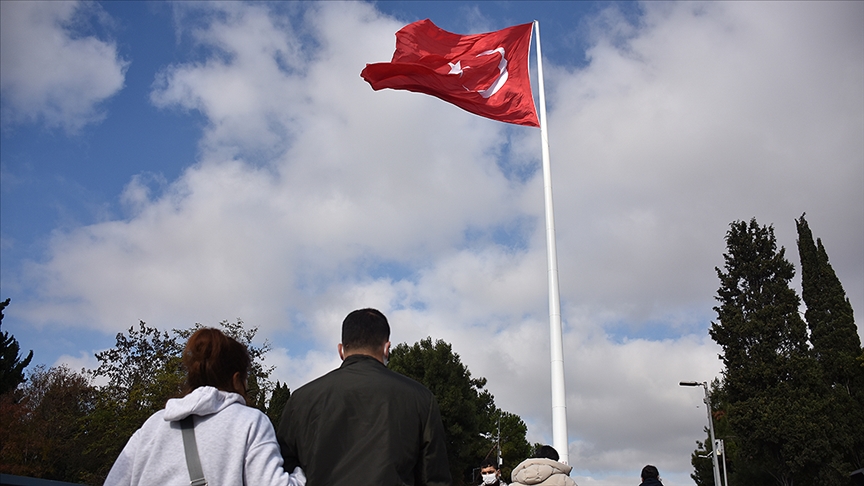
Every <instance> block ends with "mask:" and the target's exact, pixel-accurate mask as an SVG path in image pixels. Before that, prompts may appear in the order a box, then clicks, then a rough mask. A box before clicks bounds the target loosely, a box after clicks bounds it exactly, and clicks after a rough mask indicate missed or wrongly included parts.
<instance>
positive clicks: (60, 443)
mask: <svg viewBox="0 0 864 486" xmlns="http://www.w3.org/2000/svg"><path fill="white" fill-rule="evenodd" d="M13 394H14V395H16V396H15V398H14V399H12V395H13ZM95 404H96V390H95V388H94V387H93V386H92V385H91V384H90V379H89V378H88V376H87V375H86V374H84V373H76V372H74V371H72V370H70V369H69V368H67V367H65V366H59V367H54V368H50V369H47V370H46V369H45V367H44V366H37V367H36V368H35V370H34V371H33V372H32V373H31V374H30V376H29V379H28V380H27V381H26V383H25V384H24V385H23V386H22V387H21V388H19V389H18V390H15V391H14V392H12V393H9V394H7V395H6V396H4V398H3V402H2V404H0V412H2V413H0V417H2V418H0V424H2V429H3V433H2V434H0V436H2V437H0V472H4V473H8V474H17V475H22V476H31V477H38V478H43V479H55V480H63V481H71V482H76V483H84V482H89V481H90V480H91V479H92V478H91V476H90V470H91V469H92V468H93V467H94V466H96V465H97V463H98V462H99V461H100V458H99V457H95V456H94V455H93V454H88V453H87V452H86V451H87V450H88V444H89V442H90V440H91V434H89V433H88V428H87V424H88V420H89V414H90V413H91V412H92V411H93V409H94V407H95ZM112 460H113V458H112ZM91 484H96V482H92V483H91ZM99 484H101V483H99Z"/></svg>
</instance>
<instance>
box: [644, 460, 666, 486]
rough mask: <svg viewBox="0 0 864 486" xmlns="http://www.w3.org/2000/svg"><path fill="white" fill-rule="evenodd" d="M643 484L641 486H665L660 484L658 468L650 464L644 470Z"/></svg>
mask: <svg viewBox="0 0 864 486" xmlns="http://www.w3.org/2000/svg"><path fill="white" fill-rule="evenodd" d="M641 476H642V484H640V485H639V486H663V483H661V482H660V471H658V470H657V468H656V467H654V466H652V465H651V464H648V465H647V466H645V467H643V468H642V474H641Z"/></svg>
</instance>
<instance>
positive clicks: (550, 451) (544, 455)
mask: <svg viewBox="0 0 864 486" xmlns="http://www.w3.org/2000/svg"><path fill="white" fill-rule="evenodd" d="M534 458H535V459H552V460H553V461H557V460H558V458H559V456H558V451H556V450H555V448H554V447H552V446H550V445H543V446H540V447H538V448H537V450H536V451H534Z"/></svg>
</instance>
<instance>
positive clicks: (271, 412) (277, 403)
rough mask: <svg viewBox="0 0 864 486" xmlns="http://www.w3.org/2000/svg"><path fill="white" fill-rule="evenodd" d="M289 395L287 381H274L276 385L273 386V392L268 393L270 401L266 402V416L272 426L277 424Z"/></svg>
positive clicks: (289, 390) (274, 426)
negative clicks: (281, 382)
mask: <svg viewBox="0 0 864 486" xmlns="http://www.w3.org/2000/svg"><path fill="white" fill-rule="evenodd" d="M290 397H291V389H290V388H288V384H287V383H283V384H281V385H280V384H279V382H278V381H277V382H276V386H275V387H274V388H273V394H271V395H270V401H269V402H268V403H267V411H266V414H267V417H268V418H270V422H271V423H272V424H273V428H274V429H275V428H276V427H278V426H279V420H280V419H281V418H282V410H283V409H285V404H286V403H287V402H288V398H290Z"/></svg>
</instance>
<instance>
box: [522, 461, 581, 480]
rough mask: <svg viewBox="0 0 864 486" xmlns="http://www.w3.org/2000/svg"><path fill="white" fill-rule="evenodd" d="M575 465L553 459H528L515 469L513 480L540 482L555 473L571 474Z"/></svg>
mask: <svg viewBox="0 0 864 486" xmlns="http://www.w3.org/2000/svg"><path fill="white" fill-rule="evenodd" d="M572 469H573V466H568V465H567V464H562V463H560V462H558V461H553V460H552V459H526V460H524V461H522V463H520V464H519V465H518V466H516V468H515V469H513V473H512V478H513V481H515V482H517V483H521V484H539V483H542V482H543V481H546V480H547V479H549V477H550V476H552V475H553V474H563V475H565V476H568V475H570V471H571V470H572Z"/></svg>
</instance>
